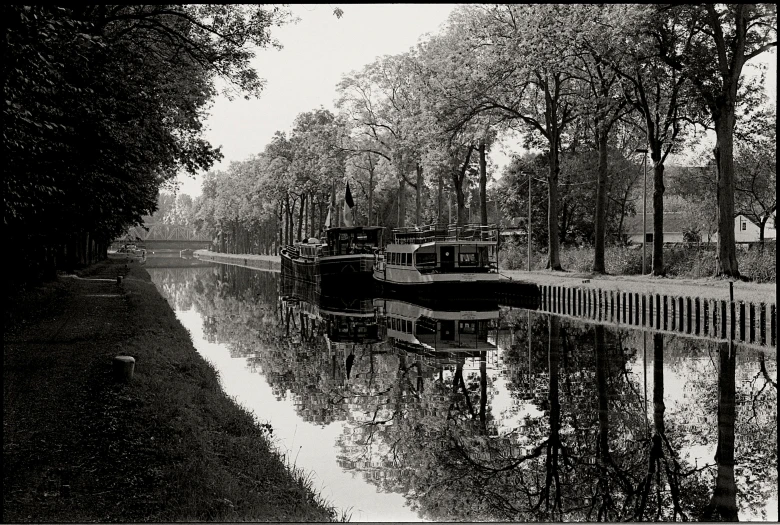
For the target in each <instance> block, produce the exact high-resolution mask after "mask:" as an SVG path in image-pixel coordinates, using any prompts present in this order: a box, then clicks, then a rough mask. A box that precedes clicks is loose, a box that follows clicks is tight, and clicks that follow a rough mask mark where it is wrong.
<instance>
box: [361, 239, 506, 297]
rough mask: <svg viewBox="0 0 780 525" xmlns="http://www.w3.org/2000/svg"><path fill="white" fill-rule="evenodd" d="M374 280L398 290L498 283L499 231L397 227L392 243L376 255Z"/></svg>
mask: <svg viewBox="0 0 780 525" xmlns="http://www.w3.org/2000/svg"><path fill="white" fill-rule="evenodd" d="M374 279H376V280H377V281H379V282H381V283H383V284H389V285H398V286H399V287H411V286H416V285H426V286H428V285H447V284H454V283H463V282H485V281H498V279H499V273H498V228H497V227H496V226H495V225H488V226H482V225H478V224H467V225H464V226H455V225H450V226H447V227H440V226H436V225H429V226H423V227H408V228H396V229H394V230H393V239H392V242H390V243H389V244H388V245H387V247H386V248H385V250H384V252H381V253H379V254H377V257H376V262H375V264H374Z"/></svg>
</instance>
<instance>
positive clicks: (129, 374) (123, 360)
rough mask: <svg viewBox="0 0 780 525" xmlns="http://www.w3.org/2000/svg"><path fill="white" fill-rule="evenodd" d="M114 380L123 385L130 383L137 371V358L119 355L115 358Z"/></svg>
mask: <svg viewBox="0 0 780 525" xmlns="http://www.w3.org/2000/svg"><path fill="white" fill-rule="evenodd" d="M113 366H114V379H116V380H117V381H119V382H121V383H129V382H130V381H132V379H133V372H134V371H135V358H133V357H130V356H129V355H118V356H116V357H115V358H114V364H113Z"/></svg>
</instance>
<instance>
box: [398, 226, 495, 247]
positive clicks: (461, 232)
mask: <svg viewBox="0 0 780 525" xmlns="http://www.w3.org/2000/svg"><path fill="white" fill-rule="evenodd" d="M435 241H483V242H496V241H498V227H497V226H496V225H495V224H489V225H487V226H482V225H481V224H466V225H464V226H457V225H454V224H450V225H449V226H436V225H428V226H420V227H417V226H409V227H406V228H394V229H393V242H394V243H396V244H425V243H428V242H435Z"/></svg>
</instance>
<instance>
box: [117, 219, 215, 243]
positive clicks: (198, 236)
mask: <svg viewBox="0 0 780 525" xmlns="http://www.w3.org/2000/svg"><path fill="white" fill-rule="evenodd" d="M144 226H146V228H142V227H141V226H134V227H132V228H129V229H128V230H127V236H128V237H130V239H132V240H138V239H140V240H141V242H143V243H144V244H146V246H147V248H155V247H156V248H208V247H209V245H211V237H209V236H208V235H204V234H202V233H197V232H196V231H195V228H194V227H192V226H187V225H185V224H165V223H162V222H157V223H152V224H145V225H144ZM123 238H125V237H124V236H123Z"/></svg>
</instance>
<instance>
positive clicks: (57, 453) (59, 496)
mask: <svg viewBox="0 0 780 525" xmlns="http://www.w3.org/2000/svg"><path fill="white" fill-rule="evenodd" d="M117 275H124V276H125V278H124V280H123V282H122V284H121V285H119V284H117V283H116V276H117ZM81 277H84V278H85V279H80V278H69V277H61V278H60V279H59V281H58V282H55V283H49V284H47V285H45V286H42V287H39V288H36V289H34V290H30V291H28V292H26V293H25V294H24V295H21V296H17V297H12V298H7V300H6V311H5V315H4V317H5V319H4V320H5V336H4V350H3V394H4V395H3V430H4V432H3V463H4V469H3V521H4V522H63V521H68V522H74V521H76V522H82V521H108V522H161V521H166V522H167V521H332V520H334V519H336V518H338V517H339V516H337V515H336V512H335V510H334V509H332V508H330V507H329V506H328V505H327V503H326V502H323V501H322V500H321V498H319V497H318V495H317V494H316V493H314V492H313V491H312V487H311V486H310V484H309V483H308V481H307V480H308V478H307V477H306V475H305V474H304V473H302V472H291V471H290V470H289V468H288V467H287V466H286V462H285V458H284V457H282V456H280V455H279V454H278V453H277V452H276V451H275V450H274V448H273V446H272V444H271V442H272V432H273V430H272V428H271V427H270V425H264V424H262V422H258V421H256V420H255V419H254V417H253V416H252V415H251V414H250V413H248V412H247V411H245V410H243V409H242V408H240V407H238V406H237V405H236V404H235V403H233V402H232V401H231V400H230V399H228V398H227V397H226V396H225V395H224V393H223V392H222V390H221V388H220V386H219V381H218V377H217V374H216V372H215V371H214V370H213V368H212V367H211V366H210V365H209V364H207V363H206V362H205V361H204V360H203V359H202V358H201V357H200V356H199V355H198V354H197V352H196V351H195V349H194V348H193V346H192V342H191V340H190V338H189V334H188V333H187V331H186V330H185V329H184V328H183V327H182V326H181V324H180V323H179V322H178V320H177V319H176V317H175V315H174V313H173V312H172V310H171V308H170V307H169V306H168V304H167V303H166V302H165V300H164V299H163V298H162V297H161V296H160V295H159V293H158V292H157V290H156V289H155V287H154V285H153V284H152V283H151V281H150V280H149V274H148V273H147V272H146V271H145V270H144V269H143V268H142V267H140V266H138V265H137V264H130V265H128V267H126V265H125V263H124V261H111V260H109V261H105V262H102V263H100V264H98V265H95V266H94V267H92V268H89V269H88V270H87V271H85V272H83V273H82V275H81ZM88 279H104V280H88ZM118 354H125V355H130V356H133V357H134V358H135V359H136V371H135V376H134V379H133V381H132V382H131V383H129V384H123V383H118V382H116V381H115V380H114V379H113V378H112V375H111V360H112V358H113V357H114V356H115V355H118Z"/></svg>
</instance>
